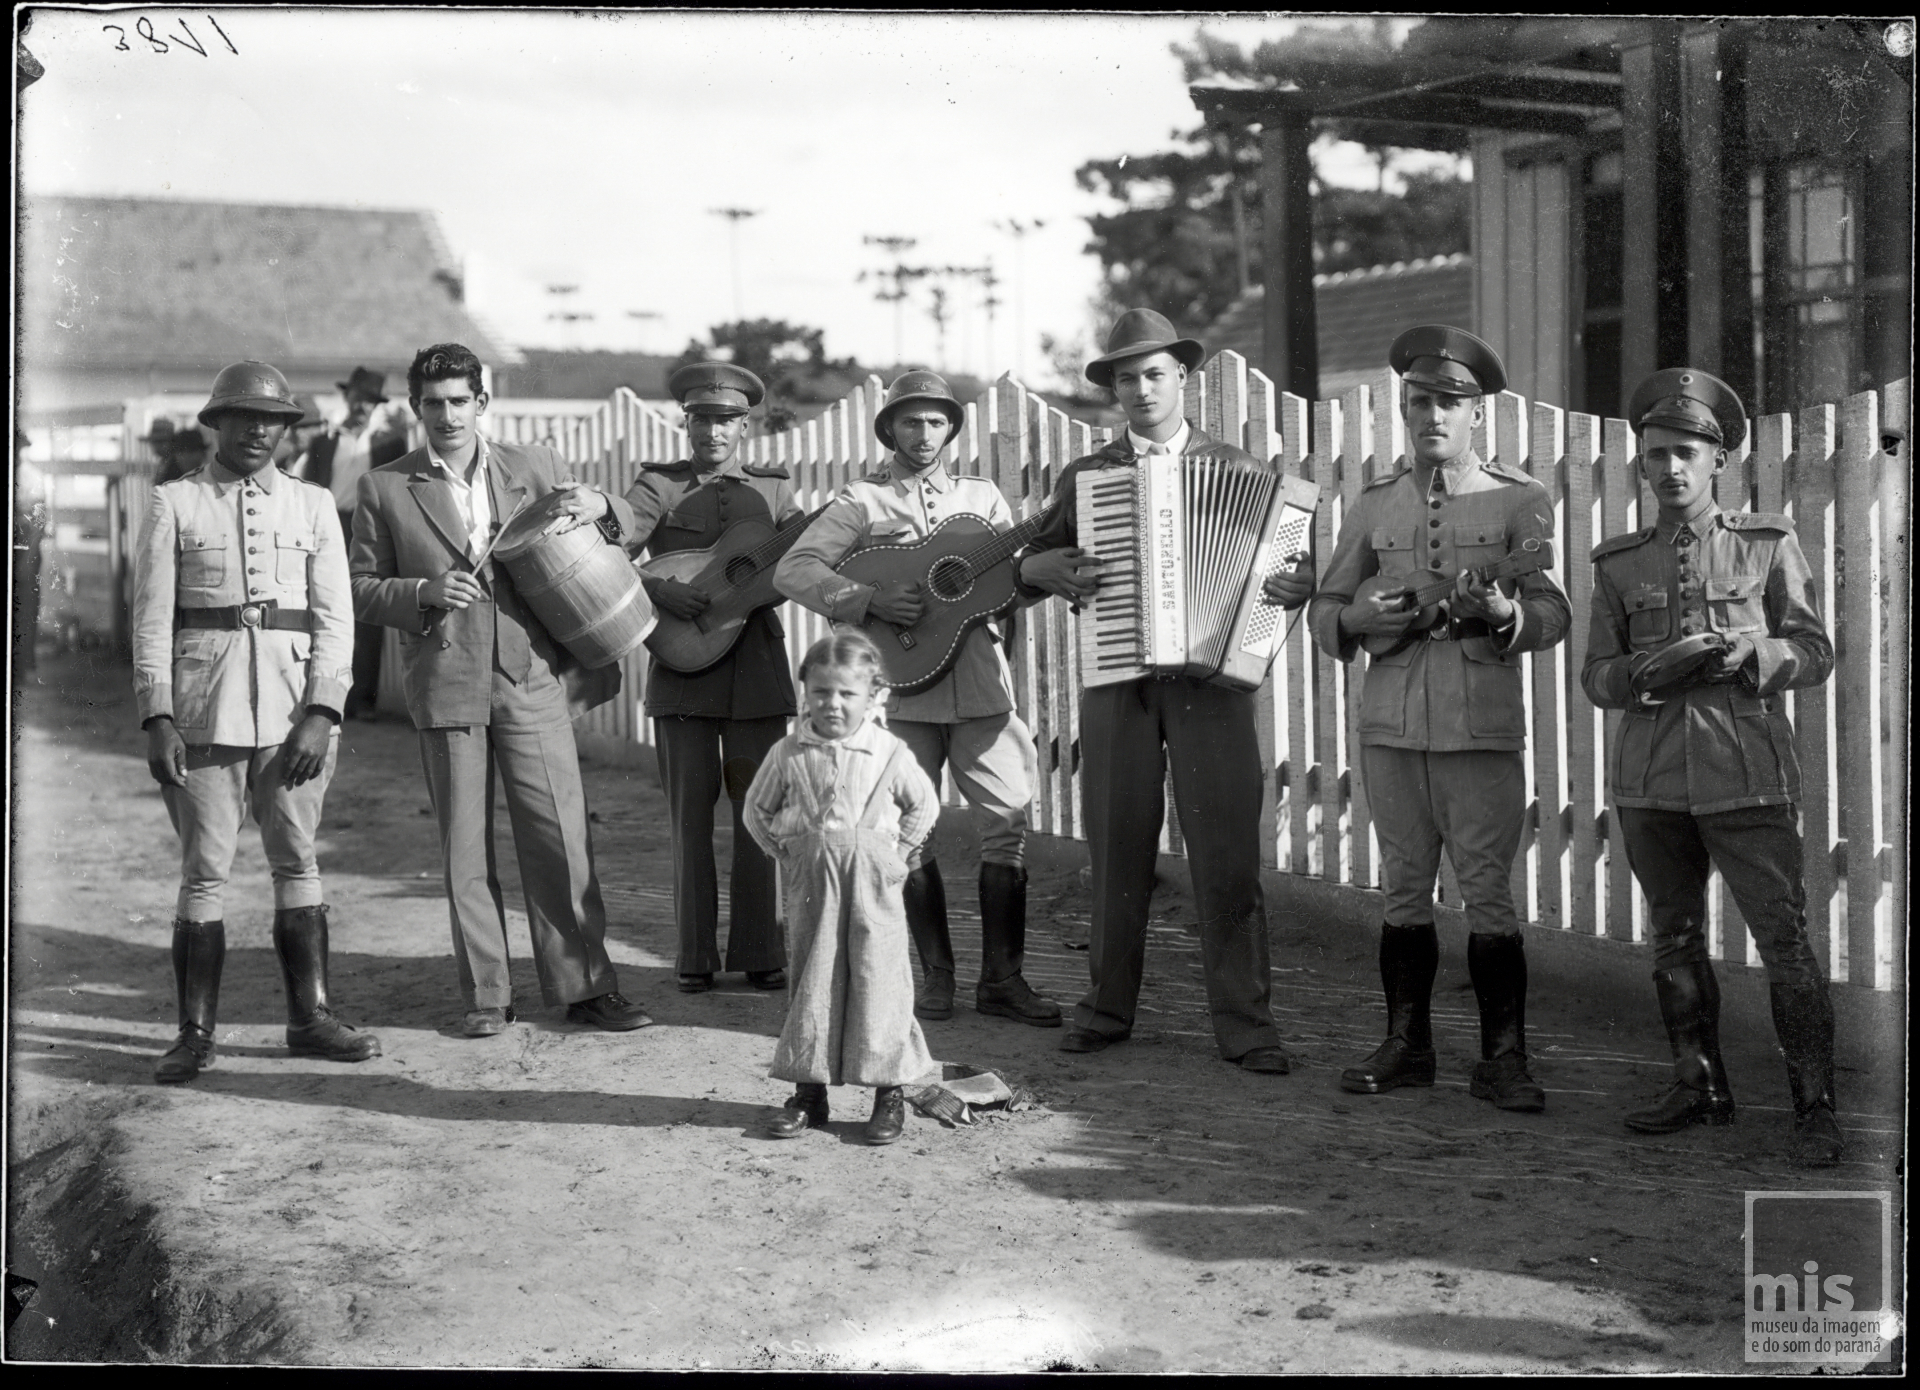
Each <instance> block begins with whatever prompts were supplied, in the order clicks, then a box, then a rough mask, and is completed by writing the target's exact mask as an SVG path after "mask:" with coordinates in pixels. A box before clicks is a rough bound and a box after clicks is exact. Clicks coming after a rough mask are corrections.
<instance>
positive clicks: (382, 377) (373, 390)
mask: <svg viewBox="0 0 1920 1390" xmlns="http://www.w3.org/2000/svg"><path fill="white" fill-rule="evenodd" d="M333 384H334V385H335V386H338V387H339V388H340V390H341V391H342V392H343V393H345V395H346V397H347V399H349V400H351V399H353V394H354V392H356V391H358V392H360V393H361V394H363V395H365V396H367V397H369V398H370V399H371V400H372V401H373V402H374V403H375V404H376V405H385V404H386V401H387V394H386V387H387V374H386V373H385V372H376V371H374V370H373V369H372V368H371V367H355V368H354V369H353V370H352V371H351V372H350V373H348V375H347V379H346V380H345V381H336V382H334V383H333Z"/></svg>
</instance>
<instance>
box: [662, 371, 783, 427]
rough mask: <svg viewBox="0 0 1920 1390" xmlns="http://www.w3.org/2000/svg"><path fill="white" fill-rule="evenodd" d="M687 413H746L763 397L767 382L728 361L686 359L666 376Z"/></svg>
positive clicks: (668, 385) (668, 386)
mask: <svg viewBox="0 0 1920 1390" xmlns="http://www.w3.org/2000/svg"><path fill="white" fill-rule="evenodd" d="M667 390H669V391H671V392H672V393H673V398H674V399H675V400H676V401H678V402H680V408H681V409H682V410H684V411H686V412H687V414H689V415H745V414H746V413H747V412H748V411H749V410H752V409H753V408H754V407H755V406H756V405H759V404H760V402H761V401H762V400H764V399H765V398H766V394H767V387H766V383H765V382H763V381H761V380H760V378H759V377H757V376H755V375H754V374H753V373H752V372H750V371H748V370H747V369H746V368H745V367H736V366H734V365H733V363H731V362H689V363H688V364H687V365H686V366H684V367H682V368H681V369H680V370H679V371H677V372H675V373H674V374H673V375H672V376H670V377H668V378H667Z"/></svg>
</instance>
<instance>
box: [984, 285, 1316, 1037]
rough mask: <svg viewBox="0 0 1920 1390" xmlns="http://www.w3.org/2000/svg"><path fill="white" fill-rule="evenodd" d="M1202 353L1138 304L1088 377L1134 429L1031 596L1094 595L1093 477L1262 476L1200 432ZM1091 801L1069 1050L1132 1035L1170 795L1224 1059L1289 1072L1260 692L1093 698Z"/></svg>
mask: <svg viewBox="0 0 1920 1390" xmlns="http://www.w3.org/2000/svg"><path fill="white" fill-rule="evenodd" d="M1204 356H1205V349H1204V348H1202V346H1201V345H1200V343H1199V342H1197V341H1196V340H1195V339H1192V338H1182V337H1181V336H1180V335H1179V334H1178V332H1177V331H1176V330H1175V329H1174V327H1173V325H1172V324H1171V323H1169V322H1168V321H1167V320H1166V319H1165V318H1163V317H1162V316H1161V315H1159V314H1157V313H1155V312H1153V311H1152V310H1151V309H1130V310H1128V311H1127V312H1126V313H1125V314H1122V315H1121V316H1120V320H1119V322H1118V323H1116V324H1115V325H1114V328H1113V332H1112V334H1111V335H1110V336H1109V337H1108V339H1107V352H1106V354H1105V355H1104V356H1101V357H1096V358H1095V359H1094V360H1093V361H1091V362H1089V363H1088V364H1087V379H1088V380H1089V381H1092V382H1093V383H1094V384H1095V385H1098V386H1104V387H1107V388H1109V389H1110V390H1112V391H1113V392H1114V394H1115V395H1116V396H1117V397H1118V398H1119V402H1120V406H1121V409H1123V410H1124V411H1125V412H1126V415H1127V428H1126V430H1125V431H1124V432H1123V433H1122V434H1121V435H1120V437H1119V438H1117V439H1115V440H1114V441H1113V442H1112V443H1111V444H1108V445H1107V446H1106V447H1105V448H1103V449H1100V450H1099V451H1097V452H1096V453H1093V454H1090V455H1088V456H1087V457H1085V458H1081V459H1075V460H1074V461H1073V462H1072V463H1070V464H1069V465H1067V468H1066V470H1065V471H1064V472H1063V473H1062V474H1061V476H1060V482H1059V485H1058V487H1057V488H1056V490H1055V493H1054V498H1053V501H1052V503H1051V512H1052V515H1051V517H1050V519H1049V521H1048V523H1047V525H1046V527H1045V528H1044V529H1043V530H1042V531H1041V532H1040V534H1039V536H1038V538H1037V539H1036V540H1035V541H1034V542H1033V544H1032V545H1031V546H1029V547H1028V549H1027V552H1026V553H1025V554H1024V555H1023V556H1022V557H1021V560H1020V580H1021V585H1022V588H1023V589H1025V590H1027V591H1028V592H1032V591H1034V590H1044V591H1045V592H1047V593H1051V594H1057V595H1059V596H1060V597H1062V598H1065V599H1067V600H1068V601H1069V602H1073V603H1079V602H1080V601H1082V600H1086V599H1090V598H1092V596H1093V594H1094V592H1095V590H1096V588H1097V587H1098V580H1097V569H1098V564H1099V562H1098V561H1097V560H1095V559H1094V558H1093V557H1092V556H1090V555H1088V554H1086V553H1085V551H1083V550H1082V549H1081V548H1080V546H1081V540H1082V538H1081V537H1080V536H1079V534H1078V526H1077V523H1076V517H1075V507H1074V497H1075V488H1076V485H1077V479H1078V477H1079V476H1080V474H1082V473H1083V472H1086V471H1087V470H1090V469H1108V468H1125V469H1132V468H1135V467H1137V466H1138V465H1139V463H1140V461H1141V460H1142V459H1143V458H1144V457H1145V456H1146V455H1148V454H1152V453H1158V454H1171V455H1174V456H1179V455H1182V454H1187V455H1192V454H1196V453H1200V452H1202V451H1206V452H1209V453H1212V454H1214V455H1215V456H1217V457H1231V458H1234V459H1238V460H1242V461H1245V462H1250V463H1255V464H1257V465H1258V466H1261V467H1264V466H1265V465H1264V464H1261V463H1260V462H1259V461H1258V460H1254V459H1253V458H1252V456H1251V455H1249V454H1247V453H1246V452H1244V451H1243V450H1240V449H1235V448H1233V447H1232V446H1230V445H1226V444H1222V443H1220V442H1219V441H1217V440H1214V439H1211V438H1209V437H1208V436H1207V435H1205V434H1203V433H1201V432H1200V431H1199V430H1197V429H1195V428H1193V427H1192V426H1191V425H1189V424H1188V423H1187V421H1186V420H1185V419H1184V418H1182V416H1181V412H1180V406H1181V400H1182V388H1183V387H1184V386H1185V384H1186V379H1187V373H1188V372H1190V371H1192V370H1193V369H1194V368H1196V367H1198V366H1199V365H1200V362H1201V361H1202V359H1203V358H1204ZM1312 584H1313V579H1312V574H1311V572H1310V571H1309V570H1308V569H1306V568H1304V567H1303V568H1300V569H1298V570H1295V571H1291V572H1282V573H1279V574H1277V575H1275V576H1274V577H1273V578H1271V579H1269V580H1268V581H1267V582H1266V585H1265V590H1264V592H1265V597H1266V598H1267V599H1268V601H1270V602H1277V603H1279V604H1281V605H1282V606H1284V607H1288V608H1298V607H1299V606H1300V605H1301V604H1302V603H1304V602H1306V599H1307V596H1308V594H1309V593H1310V592H1311V591H1312ZM1080 754H1081V769H1082V770H1081V777H1082V782H1081V801H1082V804H1083V805H1084V806H1085V807H1086V817H1087V842H1088V845H1089V847H1090V849H1091V851H1092V859H1093V933H1092V940H1091V942H1090V944H1089V950H1088V958H1087V959H1088V968H1089V971H1090V973H1091V975H1092V986H1091V988H1089V989H1088V991H1087V993H1086V995H1085V996H1084V997H1083V998H1082V999H1081V1000H1080V1002H1079V1003H1078V1004H1077V1005H1075V1006H1074V1011H1073V1026H1072V1027H1070V1028H1069V1029H1068V1030H1067V1033H1066V1036H1065V1038H1064V1039H1063V1040H1062V1041H1061V1044H1060V1050H1061V1051H1063V1052H1098V1051H1100V1050H1101V1049H1103V1048H1106V1047H1109V1046H1111V1045H1112V1044H1114V1043H1116V1042H1120V1041H1122V1040H1123V1039H1125V1038H1126V1037H1128V1036H1129V1035H1130V1034H1131V1033H1132V1031H1133V1018H1134V1008H1135V1004H1136V1002H1137V1001H1138V999H1139V996H1140V979H1141V974H1142V971H1143V969H1144V966H1145V962H1146V933H1147V906H1148V902H1149V899H1150V898H1151V896H1152V893H1153V879H1154V865H1155V856H1156V854H1157V852H1158V850H1159V843H1160V827H1161V824H1162V822H1163V821H1164V819H1165V816H1166V804H1165V795H1164V788H1165V786H1166V781H1167V772H1168V770H1169V768H1171V770H1172V773H1173V798H1174V804H1175V807H1176V809H1177V810H1178V812H1179V815H1180V828H1181V831H1182V832H1183V833H1184V835H1185V837H1186V842H1187V857H1188V863H1189V864H1190V865H1191V868H1192V873H1193V894H1194V901H1195V905H1196V907H1197V908H1198V910H1199V914H1200V924H1199V925H1200V954H1201V961H1202V965H1203V967H1204V969H1205V972H1206V983H1207V1003H1208V1007H1209V1009H1210V1010H1211V1012H1212V1015H1213V1033H1214V1038H1215V1040H1216V1042H1217V1043H1218V1045H1219V1048H1220V1055H1221V1056H1222V1057H1224V1058H1226V1059H1227V1060H1228V1061H1231V1062H1237V1063H1238V1064H1239V1065H1240V1066H1242V1067H1243V1068H1245V1069H1246V1070H1248V1071H1253V1072H1268V1073H1284V1072H1286V1071H1288V1070H1290V1069H1291V1066H1292V1063H1291V1061H1290V1060H1289V1058H1288V1057H1287V1054H1286V1051H1285V1050H1284V1049H1283V1048H1282V1047H1281V1046H1280V1035H1279V1032H1278V1031H1277V1030H1276V1029H1275V1027H1274V1023H1273V1014H1272V1011H1271V1009H1270V1007H1269V1004H1268V994H1269V989H1270V985H1269V980H1268V963H1267V912H1266V904H1265V901H1264V899H1263V897H1262V893H1261V888H1260V798H1261V795H1262V793H1263V791H1264V787H1265V777H1264V775H1263V771H1262V760H1261V757H1260V745H1259V740H1258V738H1257V736H1256V735H1255V732H1254V696H1253V693H1252V692H1250V691H1243V690H1232V689H1227V688H1225V687H1223V686H1220V685H1216V684H1209V683H1207V682H1205V681H1200V680H1195V679H1193V678H1191V677H1188V676H1173V677H1165V678H1160V677H1147V678H1143V679H1140V680H1133V681H1128V682H1125V683H1123V684H1115V685H1103V686H1097V687H1091V688H1087V689H1085V690H1083V692H1082V694H1081V697H1080Z"/></svg>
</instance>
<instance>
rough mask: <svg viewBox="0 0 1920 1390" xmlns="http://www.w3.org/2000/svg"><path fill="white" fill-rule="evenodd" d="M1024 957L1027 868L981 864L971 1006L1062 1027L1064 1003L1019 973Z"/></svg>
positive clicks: (1025, 945) (981, 1010) (993, 1012)
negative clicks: (977, 950) (1039, 990)
mask: <svg viewBox="0 0 1920 1390" xmlns="http://www.w3.org/2000/svg"><path fill="white" fill-rule="evenodd" d="M1026 955H1027V871H1026V868H1025V867H1024V866H1021V867H1016V866H1014V865H1012V864H982V865H981V866H980V983H979V984H978V985H977V986H976V987H975V988H974V991H973V1007H974V1008H975V1009H976V1010H978V1011H979V1012H980V1013H983V1014H998V1015H999V1016H1000V1017H1002V1018H1017V1019H1019V1020H1020V1021H1021V1022H1022V1023H1031V1024H1033V1025H1034V1026H1035V1027H1037V1028H1058V1027H1059V1026H1060V1006H1059V1005H1058V1004H1056V1003H1055V1002H1054V1001H1053V1000H1051V999H1049V998H1047V996H1046V995H1044V994H1040V993H1037V992H1036V991H1035V990H1034V988H1033V986H1031V985H1029V984H1028V983H1027V981H1026V978H1025V977H1024V976H1022V975H1021V973H1020V968H1021V966H1022V965H1024V964H1025V963H1026Z"/></svg>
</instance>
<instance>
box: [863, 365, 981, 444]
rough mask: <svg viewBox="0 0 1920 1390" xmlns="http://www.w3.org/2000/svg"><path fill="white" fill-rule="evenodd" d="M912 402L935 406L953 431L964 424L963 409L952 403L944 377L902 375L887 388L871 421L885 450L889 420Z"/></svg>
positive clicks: (920, 373) (889, 437)
mask: <svg viewBox="0 0 1920 1390" xmlns="http://www.w3.org/2000/svg"><path fill="white" fill-rule="evenodd" d="M914 401H931V402H932V403H933V404H935V405H937V406H939V407H940V409H941V411H942V412H944V413H945V415H946V417H947V419H948V420H949V421H951V422H952V424H953V427H954V428H955V429H956V430H957V429H959V428H960V426H961V425H963V424H965V423H966V419H967V408H966V407H965V406H964V405H961V404H960V402H959V401H958V400H957V399H955V397H954V394H953V391H952V390H951V389H950V388H949V387H948V386H947V381H946V378H945V377H943V376H941V375H940V374H939V373H938V372H928V371H911V372H902V373H901V374H900V377H899V379H898V380H896V381H895V382H894V383H893V385H891V386H889V387H888V388H887V398H886V400H885V401H883V402H882V403H881V406H880V409H879V410H878V411H876V412H875V413H874V417H873V432H874V433H875V434H877V435H878V436H880V442H881V443H882V444H884V445H886V446H887V447H888V448H889V449H891V448H892V447H893V417H894V416H895V415H897V414H899V413H900V411H901V410H903V409H904V408H905V407H906V406H907V405H909V404H910V403H912V402H914Z"/></svg>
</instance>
